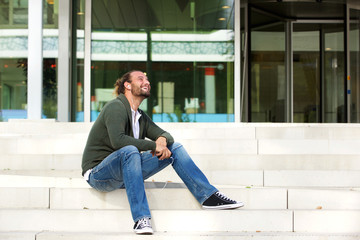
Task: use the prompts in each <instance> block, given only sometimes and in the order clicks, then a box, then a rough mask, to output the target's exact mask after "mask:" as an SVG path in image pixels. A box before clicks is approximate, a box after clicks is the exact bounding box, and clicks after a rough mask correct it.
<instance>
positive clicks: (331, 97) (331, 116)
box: [322, 24, 346, 123]
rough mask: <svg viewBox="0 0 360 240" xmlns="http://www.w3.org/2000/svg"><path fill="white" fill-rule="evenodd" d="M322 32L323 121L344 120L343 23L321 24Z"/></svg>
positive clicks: (334, 121)
mask: <svg viewBox="0 0 360 240" xmlns="http://www.w3.org/2000/svg"><path fill="white" fill-rule="evenodd" d="M322 31H323V33H324V90H323V91H324V104H323V105H324V122H327V123H337V122H338V123H340V122H346V118H345V114H346V107H345V89H344V86H345V80H344V78H345V77H344V76H345V72H344V71H345V69H344V67H345V58H344V56H345V55H344V25H343V24H331V25H330V24H327V25H325V24H324V25H322Z"/></svg>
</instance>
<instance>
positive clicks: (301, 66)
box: [293, 24, 321, 123]
mask: <svg viewBox="0 0 360 240" xmlns="http://www.w3.org/2000/svg"><path fill="white" fill-rule="evenodd" d="M299 29H301V30H299ZM304 30H307V31H304ZM319 41H320V32H319V31H313V26H312V25H311V24H294V34H293V48H294V52H293V67H294V70H293V74H294V77H293V79H294V80H293V89H294V93H293V101H294V103H293V108H294V113H293V114H294V115H293V116H294V122H299V123H304V122H307V123H312V122H319V121H320V116H321V115H320V114H321V112H320V42H319Z"/></svg>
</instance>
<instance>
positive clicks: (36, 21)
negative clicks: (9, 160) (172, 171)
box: [0, 0, 360, 123]
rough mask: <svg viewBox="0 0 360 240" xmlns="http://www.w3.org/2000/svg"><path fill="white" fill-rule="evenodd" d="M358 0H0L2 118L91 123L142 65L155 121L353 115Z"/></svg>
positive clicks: (358, 87) (321, 119)
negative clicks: (120, 83)
mask: <svg viewBox="0 0 360 240" xmlns="http://www.w3.org/2000/svg"><path fill="white" fill-rule="evenodd" d="M359 29H360V2H359V1H358V0H73V1H71V0H0V121H7V120H8V119H10V118H28V119H41V118H56V119H57V120H59V121H78V122H81V121H85V122H89V121H94V120H95V119H96V118H97V116H98V114H99V112H100V111H101V108H102V107H103V106H104V104H105V103H106V102H107V101H109V100H111V99H112V98H114V96H113V94H112V91H113V85H114V83H115V81H116V79H117V78H119V77H120V76H121V75H122V74H124V73H125V72H127V71H129V70H132V69H138V70H141V71H144V72H146V74H147V75H148V77H149V80H150V82H151V85H152V95H151V97H150V98H148V99H147V100H146V101H144V102H143V104H142V106H141V108H142V109H143V110H144V111H146V112H147V114H148V115H150V116H151V117H152V118H153V120H154V121H156V122H290V123H343V122H348V123H358V122H360V31H359Z"/></svg>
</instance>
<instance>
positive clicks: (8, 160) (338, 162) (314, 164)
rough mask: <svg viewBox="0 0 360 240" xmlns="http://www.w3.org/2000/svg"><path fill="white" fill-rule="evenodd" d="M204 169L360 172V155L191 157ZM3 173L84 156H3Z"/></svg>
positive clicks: (66, 164)
mask: <svg viewBox="0 0 360 240" xmlns="http://www.w3.org/2000/svg"><path fill="white" fill-rule="evenodd" d="M191 157H192V159H193V160H194V162H195V163H196V164H197V165H198V166H199V167H200V169H204V170H360V157H359V155H330V154H325V155H319V154H314V155H274V154H268V155H256V154H253V155H243V154H227V153H221V154H209V153H207V154H191ZM0 159H1V161H0V170H80V169H81V159H82V154H3V153H0Z"/></svg>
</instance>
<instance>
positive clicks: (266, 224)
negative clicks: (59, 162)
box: [0, 209, 293, 232]
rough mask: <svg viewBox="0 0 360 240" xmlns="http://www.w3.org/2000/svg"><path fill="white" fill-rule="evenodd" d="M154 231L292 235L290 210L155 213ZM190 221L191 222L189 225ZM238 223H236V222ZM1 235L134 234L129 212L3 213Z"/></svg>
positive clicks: (16, 211) (0, 211)
mask: <svg viewBox="0 0 360 240" xmlns="http://www.w3.org/2000/svg"><path fill="white" fill-rule="evenodd" d="M151 213H152V223H153V227H154V230H155V231H160V232H163V231H176V232H192V231H195V232H198V231H209V232H216V231H229V232H234V231H254V232H255V231H280V232H284V231H285V232H291V231H293V226H292V223H293V219H292V216H293V213H292V211H288V210H276V211H275V210H266V211H265V212H264V211H260V210H232V211H206V210H153V211H151ZM189 219H191V221H189ZM235 219H236V221H234V220H235ZM0 226H1V230H0V231H27V232H29V231H44V230H46V231H71V232H88V231H91V232H131V231H132V227H133V221H132V218H131V214H130V211H128V210H43V209H38V210H7V209H2V210H0Z"/></svg>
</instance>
